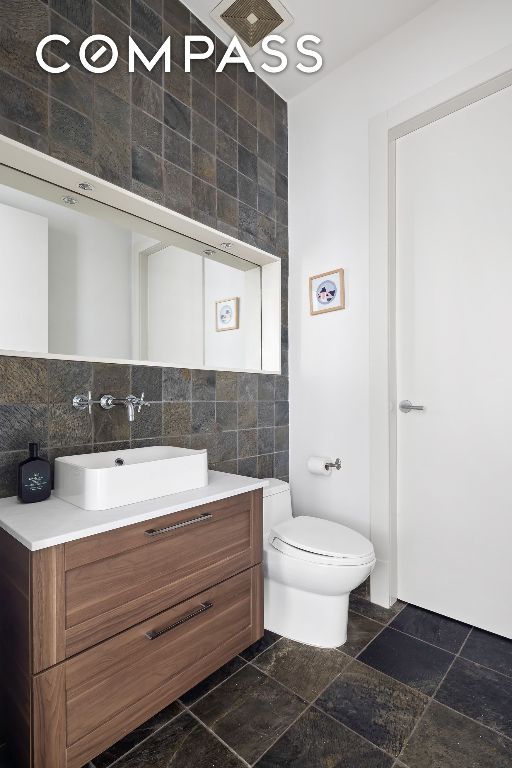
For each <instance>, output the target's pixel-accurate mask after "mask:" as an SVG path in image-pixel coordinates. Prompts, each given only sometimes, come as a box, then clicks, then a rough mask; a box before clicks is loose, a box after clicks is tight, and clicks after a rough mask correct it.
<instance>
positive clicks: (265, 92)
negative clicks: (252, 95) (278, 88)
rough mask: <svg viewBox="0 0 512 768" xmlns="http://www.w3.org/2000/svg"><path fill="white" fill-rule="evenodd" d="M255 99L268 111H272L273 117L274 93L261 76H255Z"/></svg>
mask: <svg viewBox="0 0 512 768" xmlns="http://www.w3.org/2000/svg"><path fill="white" fill-rule="evenodd" d="M256 99H257V101H258V103H259V104H261V105H262V106H263V107H264V108H265V109H268V110H269V112H271V113H272V117H273V116H274V100H275V93H274V91H273V90H272V88H271V87H270V86H269V85H267V83H266V82H265V81H264V80H262V79H261V77H258V78H257V89H256Z"/></svg>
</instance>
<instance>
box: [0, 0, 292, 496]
mask: <svg viewBox="0 0 512 768" xmlns="http://www.w3.org/2000/svg"><path fill="white" fill-rule="evenodd" d="M49 33H58V34H64V35H66V36H67V37H68V38H69V39H70V40H71V45H69V46H67V47H66V48H64V47H63V46H62V45H60V44H58V45H57V46H55V47H54V48H53V49H51V50H50V52H49V56H50V57H51V63H52V64H58V63H61V62H62V59H61V57H62V56H63V55H64V53H63V51H65V55H66V58H67V60H68V61H69V62H70V63H71V64H72V66H71V68H70V69H69V70H68V71H67V72H65V73H62V74H59V75H55V74H54V75H48V74H46V73H45V72H44V71H42V70H41V69H40V68H39V67H38V65H37V63H36V61H35V48H36V45H37V43H38V42H39V41H40V40H41V39H42V38H43V37H44V36H45V35H47V34H49ZM92 33H103V34H107V35H109V36H110V37H112V38H113V39H114V40H115V41H116V43H117V44H118V47H119V53H120V60H119V62H118V64H117V65H116V67H115V68H114V69H113V70H111V71H110V72H108V73H105V74H103V75H93V74H91V73H88V72H85V71H84V70H83V69H82V68H81V66H79V62H78V53H77V52H78V47H79V45H80V43H81V42H82V40H83V39H84V38H85V37H87V36H88V35H90V34H92ZM196 33H199V34H208V35H210V36H212V34H211V33H210V32H209V31H208V30H207V29H206V28H205V27H204V25H203V24H202V23H201V22H200V21H199V20H198V19H197V18H196V17H195V16H194V15H193V14H191V13H190V11H189V10H188V9H187V8H186V6H185V5H183V4H182V3H180V2H179V0H146V1H144V0H131V2H130V0H80V2H77V0H2V2H1V3H0V133H2V134H4V135H6V136H9V137H10V138H13V139H15V140H17V141H20V142H22V143H24V144H26V145H28V146H30V147H33V148H36V149H38V150H40V151H42V152H44V153H48V154H50V155H51V156H53V157H56V158H59V159H61V160H63V161H65V162H67V163H70V164H72V165H74V166H76V167H78V168H81V169H84V170H86V171H88V172H90V173H93V174H95V175H97V176H99V177H101V178H102V179H106V180H108V181H110V182H112V183H114V184H117V185H119V186H121V187H123V188H125V189H130V190H132V191H133V192H135V193H137V194H139V195H141V196H143V197H146V198H148V199H150V200H154V201H156V202H158V203H160V204H163V205H165V206H167V207H169V208H171V209H173V210H177V211H179V212H181V213H183V214H185V215H187V216H191V217H192V218H194V219H196V220H199V221H201V222H204V223H206V224H208V225H210V226H212V227H215V228H217V229H219V230H221V231H223V232H225V233H226V235H227V236H228V237H239V238H240V239H241V240H244V241H246V242H249V243H252V244H253V245H257V246H259V247H261V248H264V249H265V250H268V251H270V252H272V253H275V254H277V255H278V256H279V257H280V258H281V259H282V265H283V293H282V307H283V326H282V372H283V375H282V376H277V377H274V376H264V375H256V374H253V375H249V374H223V373H217V374H215V372H201V371H182V370H176V369H163V370H162V369H158V368H157V369H155V368H150V367H147V368H144V367H137V366H134V367H131V366H128V365H119V366H113V365H101V364H89V363H76V362H72V361H63V362H61V361H49V362H46V361H44V360H35V359H31V358H1V359H0V496H8V495H12V494H13V493H14V492H15V468H16V466H17V463H18V461H19V460H20V459H21V458H23V457H24V455H25V448H26V444H27V442H28V441H29V440H32V439H36V440H39V441H40V442H41V443H42V445H43V446H44V447H45V450H46V451H47V453H48V455H49V456H50V458H51V459H54V458H55V457H56V456H58V455H59V454H61V455H62V454H64V453H73V452H76V451H93V450H107V449H109V448H110V447H112V445H113V446H114V447H116V448H121V447H126V446H128V445H132V446H135V445H145V444H148V443H149V444H161V443H172V444H178V443H179V444H182V445H191V446H192V447H208V449H209V451H210V461H211V464H212V466H215V467H218V468H220V469H224V470H227V471H230V472H238V473H240V474H248V475H260V476H269V475H275V476H276V477H281V478H287V476H288V403H287V400H288V380H287V374H288V323H287V304H288V288H287V277H288V202H287V201H288V149H287V147H288V135H287V133H288V129H287V106H286V103H285V102H284V101H283V99H281V98H280V97H279V96H278V95H277V94H276V93H275V92H274V91H273V90H272V89H271V88H270V87H269V86H268V85H267V84H266V83H265V82H263V81H262V80H261V79H260V78H258V77H257V75H256V74H250V73H248V72H247V71H246V70H245V68H243V67H240V66H239V65H230V66H229V67H228V68H227V69H226V71H225V72H224V73H222V74H217V73H216V72H215V62H216V61H219V60H220V58H221V56H222V54H223V52H224V51H225V47H224V46H223V45H222V44H221V43H220V41H217V43H216V52H215V54H214V55H213V56H212V57H211V58H210V59H209V60H207V61H203V62H196V63H193V64H192V72H191V73H190V74H187V73H185V71H184V68H183V64H184V36H185V35H186V34H196ZM129 34H131V35H132V37H133V38H134V39H135V40H136V42H137V43H138V44H139V46H140V47H141V49H142V50H143V51H144V53H145V54H146V56H148V57H149V56H152V55H154V53H155V52H156V50H157V47H159V46H160V44H161V41H162V40H163V38H164V37H167V36H168V35H171V37H172V41H173V45H172V58H173V69H172V72H171V73H170V74H168V73H164V72H163V69H162V66H161V65H159V66H157V67H156V68H155V70H154V71H153V72H152V73H148V72H146V71H145V70H143V69H142V68H141V67H140V66H139V67H138V68H137V70H136V71H135V72H134V73H133V75H130V74H129V73H128V66H127V64H126V60H127V56H128V43H127V40H128V35H129ZM4 284H5V283H4ZM90 387H92V390H93V394H94V396H95V397H96V396H98V395H101V394H105V393H111V394H114V395H116V394H119V395H126V394H128V393H129V392H133V393H134V394H140V392H141V391H142V390H143V389H144V390H145V391H146V395H147V396H148V398H149V399H151V400H152V406H151V408H150V409H147V410H146V411H144V412H143V413H142V414H141V415H140V416H139V417H138V418H137V420H136V421H135V423H134V424H133V425H131V427H130V426H129V425H128V422H127V420H126V414H125V413H124V410H123V409H121V408H116V409H114V410H113V411H110V412H109V413H106V412H100V411H99V409H98V408H97V407H95V410H94V415H93V418H92V419H89V417H88V416H86V415H85V414H83V413H77V412H75V411H73V410H72V408H71V405H70V399H71V397H72V396H73V395H74V394H76V393H78V392H81V391H84V392H85V391H87V390H88V389H89V388H90ZM150 393H151V394H150Z"/></svg>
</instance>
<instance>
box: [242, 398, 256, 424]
mask: <svg viewBox="0 0 512 768" xmlns="http://www.w3.org/2000/svg"><path fill="white" fill-rule="evenodd" d="M257 426H258V406H257V403H247V402H242V403H238V429H251V428H253V427H257Z"/></svg>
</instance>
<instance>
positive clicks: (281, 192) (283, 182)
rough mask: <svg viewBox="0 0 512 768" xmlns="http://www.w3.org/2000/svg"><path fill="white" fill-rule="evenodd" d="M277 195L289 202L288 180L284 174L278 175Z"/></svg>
mask: <svg viewBox="0 0 512 768" xmlns="http://www.w3.org/2000/svg"><path fill="white" fill-rule="evenodd" d="M276 195H277V196H278V197H281V198H282V199H283V200H288V179H287V178H286V176H283V174H282V173H279V172H277V173H276Z"/></svg>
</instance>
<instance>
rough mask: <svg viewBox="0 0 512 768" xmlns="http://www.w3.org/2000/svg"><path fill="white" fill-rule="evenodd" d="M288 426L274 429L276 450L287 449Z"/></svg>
mask: <svg viewBox="0 0 512 768" xmlns="http://www.w3.org/2000/svg"><path fill="white" fill-rule="evenodd" d="M288 432H289V430H288V427H276V428H275V430H274V446H275V450H276V451H287V450H288V446H289V434H288Z"/></svg>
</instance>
